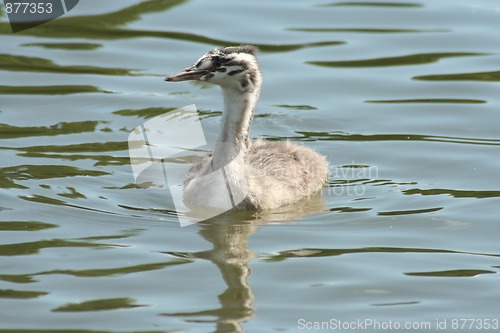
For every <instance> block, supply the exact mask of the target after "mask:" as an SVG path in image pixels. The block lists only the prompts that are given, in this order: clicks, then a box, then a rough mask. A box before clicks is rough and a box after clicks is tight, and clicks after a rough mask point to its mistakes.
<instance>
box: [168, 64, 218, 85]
mask: <svg viewBox="0 0 500 333" xmlns="http://www.w3.org/2000/svg"><path fill="white" fill-rule="evenodd" d="M207 73H208V71H207V70H203V69H197V68H195V67H194V66H193V67H189V68H186V69H184V70H182V71H180V72H179V73H175V74H172V75H167V77H165V81H170V82H179V81H188V80H199V79H200V78H201V77H202V76H203V75H205V74H207Z"/></svg>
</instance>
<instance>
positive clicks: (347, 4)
mask: <svg viewBox="0 0 500 333" xmlns="http://www.w3.org/2000/svg"><path fill="white" fill-rule="evenodd" d="M323 6H328V7H340V6H341V7H399V8H414V7H423V5H422V4H419V3H404V2H351V1H345V2H333V3H330V4H327V5H323Z"/></svg>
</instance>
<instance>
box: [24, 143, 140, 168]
mask: <svg viewBox="0 0 500 333" xmlns="http://www.w3.org/2000/svg"><path fill="white" fill-rule="evenodd" d="M127 149H128V143H127V142H88V143H79V144H72V145H60V146H56V145H48V146H31V147H23V148H16V150H18V151H20V152H22V153H19V156H24V157H32V158H56V159H64V160H69V161H78V160H94V161H96V163H95V164H94V165H95V166H103V165H126V164H129V163H130V159H129V158H128V157H125V156H113V155H104V154H95V153H102V152H114V151H126V150H127ZM89 153H94V154H89Z"/></svg>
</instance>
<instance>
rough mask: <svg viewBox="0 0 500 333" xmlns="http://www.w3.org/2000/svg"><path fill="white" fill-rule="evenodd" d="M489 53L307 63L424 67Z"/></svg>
mask: <svg viewBox="0 0 500 333" xmlns="http://www.w3.org/2000/svg"><path fill="white" fill-rule="evenodd" d="M485 55H489V54H487V53H474V52H445V53H419V54H410V55H404V56H399V57H387V58H374V59H362V60H345V61H307V62H306V64H310V65H315V66H322V67H391V66H406V65H423V64H430V63H434V62H437V61H439V60H441V59H444V58H451V57H473V56H485Z"/></svg>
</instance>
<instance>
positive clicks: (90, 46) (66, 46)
mask: <svg viewBox="0 0 500 333" xmlns="http://www.w3.org/2000/svg"><path fill="white" fill-rule="evenodd" d="M21 46H28V47H31V46H35V47H36V46H38V47H43V48H46V49H58V50H72V51H93V50H96V49H98V48H100V47H101V46H102V45H101V44H95V43H28V44H21Z"/></svg>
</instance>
